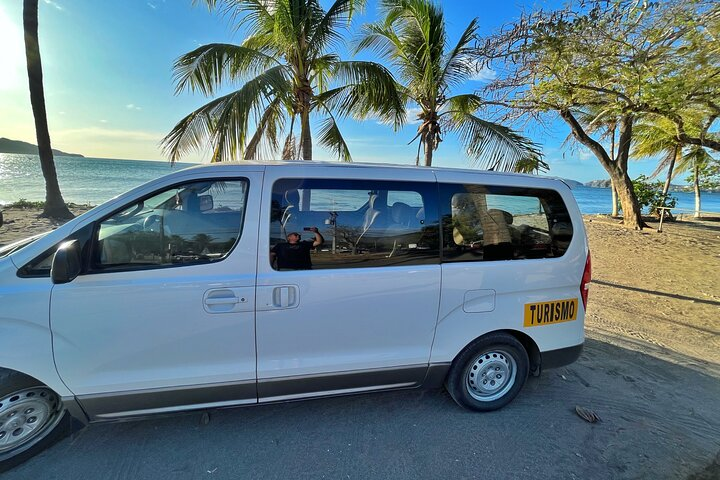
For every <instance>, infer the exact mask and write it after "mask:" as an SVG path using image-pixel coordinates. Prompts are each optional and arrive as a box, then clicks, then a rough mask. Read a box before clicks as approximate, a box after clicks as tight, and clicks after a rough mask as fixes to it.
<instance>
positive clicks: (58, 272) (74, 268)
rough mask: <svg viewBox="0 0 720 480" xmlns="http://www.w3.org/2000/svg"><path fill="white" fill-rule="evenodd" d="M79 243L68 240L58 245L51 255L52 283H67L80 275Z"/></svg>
mask: <svg viewBox="0 0 720 480" xmlns="http://www.w3.org/2000/svg"><path fill="white" fill-rule="evenodd" d="M81 265H82V263H81V261H80V244H79V243H78V241H77V240H70V241H68V242H64V243H63V244H62V245H60V248H58V249H57V252H55V256H53V261H52V267H51V268H50V279H51V280H52V282H53V283H54V284H61V283H69V282H72V281H73V280H75V277H77V276H78V275H80V267H81Z"/></svg>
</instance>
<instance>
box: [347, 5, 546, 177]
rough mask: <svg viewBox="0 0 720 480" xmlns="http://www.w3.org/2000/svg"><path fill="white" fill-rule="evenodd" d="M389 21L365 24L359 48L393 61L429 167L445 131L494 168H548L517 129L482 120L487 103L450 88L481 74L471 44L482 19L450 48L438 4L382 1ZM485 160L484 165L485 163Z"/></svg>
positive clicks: (471, 155)
mask: <svg viewBox="0 0 720 480" xmlns="http://www.w3.org/2000/svg"><path fill="white" fill-rule="evenodd" d="M380 9H381V11H382V13H383V15H384V20H381V21H380V22H377V23H373V24H369V25H365V26H364V27H363V35H362V37H361V39H360V41H359V43H358V45H357V50H358V51H360V50H363V49H366V48H369V49H372V50H374V51H375V52H376V53H378V54H379V55H381V56H382V57H383V58H385V59H387V60H388V61H389V62H390V63H391V64H392V65H393V67H394V68H395V69H396V71H397V74H398V75H399V77H400V79H401V81H402V82H403V83H404V87H403V89H402V93H403V94H404V96H405V100H406V101H407V102H409V103H414V104H416V105H417V106H418V107H419V109H420V113H419V114H418V116H417V118H418V120H419V121H420V122H421V123H420V126H419V127H418V130H417V135H416V136H415V138H413V140H411V142H410V143H412V142H414V141H415V140H418V141H419V142H418V153H417V158H416V163H418V164H419V163H420V150H421V148H422V149H423V151H424V164H425V165H426V166H430V165H432V159H433V152H434V151H435V150H436V149H437V148H438V146H439V144H440V142H441V141H442V135H443V134H444V132H452V133H456V134H457V135H458V136H459V138H460V141H461V143H462V144H463V146H464V147H465V149H466V151H467V153H468V155H469V156H470V157H471V158H473V159H474V161H475V163H482V164H483V165H484V166H486V167H488V168H490V169H494V170H513V169H515V170H518V169H522V170H524V171H533V170H537V169H538V168H542V169H545V168H547V165H546V164H545V163H544V162H543V161H542V159H541V153H540V151H539V150H538V147H537V145H535V144H533V143H532V142H531V141H530V140H528V139H526V138H524V137H522V136H520V135H519V134H517V133H516V132H514V131H513V130H511V129H510V128H508V127H505V126H503V125H499V124H497V123H493V122H489V121H487V120H484V119H482V118H480V117H479V116H478V115H477V111H478V110H479V109H480V108H481V107H482V106H483V100H482V98H481V97H480V96H478V95H475V94H459V95H454V96H453V95H451V94H450V90H451V89H452V88H453V87H458V86H460V85H462V84H463V83H465V82H467V81H468V80H469V79H470V77H472V76H473V75H474V74H475V73H476V68H477V62H476V61H475V59H474V57H473V49H472V48H471V45H470V44H471V42H473V41H474V39H475V34H476V31H477V27H478V20H477V19H473V20H472V21H471V22H470V23H469V25H468V26H467V28H465V31H464V32H463V34H462V35H461V36H460V39H459V40H458V42H457V43H456V44H455V45H454V46H453V47H452V48H450V49H449V50H448V47H449V39H448V37H447V33H446V30H445V18H444V16H443V12H442V9H441V7H440V6H439V5H437V4H435V3H434V2H433V1H432V0H381V2H380ZM481 160H482V162H481Z"/></svg>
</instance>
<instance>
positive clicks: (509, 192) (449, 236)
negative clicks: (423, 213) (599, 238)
mask: <svg viewBox="0 0 720 480" xmlns="http://www.w3.org/2000/svg"><path fill="white" fill-rule="evenodd" d="M440 201H441V203H440V205H441V215H442V225H443V261H445V262H472V261H492V260H522V259H530V258H553V257H560V256H562V255H563V254H564V253H565V251H566V250H567V248H568V246H569V245H570V241H571V240H572V235H573V228H572V222H571V221H570V214H569V213H568V211H567V208H566V207H565V204H564V203H563V201H562V197H560V194H558V193H557V192H555V191H553V190H544V189H528V188H520V187H498V186H483V185H452V184H445V185H440Z"/></svg>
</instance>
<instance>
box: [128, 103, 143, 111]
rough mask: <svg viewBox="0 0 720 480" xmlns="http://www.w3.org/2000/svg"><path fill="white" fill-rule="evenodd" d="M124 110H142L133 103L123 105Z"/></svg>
mask: <svg viewBox="0 0 720 480" xmlns="http://www.w3.org/2000/svg"><path fill="white" fill-rule="evenodd" d="M125 108H127V109H128V110H142V107H139V106H137V105H135V104H134V103H128V104H127V105H125Z"/></svg>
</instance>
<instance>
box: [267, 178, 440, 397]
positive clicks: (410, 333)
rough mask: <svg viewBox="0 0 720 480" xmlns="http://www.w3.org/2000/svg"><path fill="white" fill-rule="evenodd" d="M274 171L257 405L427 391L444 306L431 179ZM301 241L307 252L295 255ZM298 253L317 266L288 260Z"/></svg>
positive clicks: (269, 201) (302, 249) (270, 181)
mask: <svg viewBox="0 0 720 480" xmlns="http://www.w3.org/2000/svg"><path fill="white" fill-rule="evenodd" d="M277 170H278V169H276V168H274V167H268V169H267V171H266V183H265V185H266V186H265V188H264V193H263V196H264V198H263V202H264V203H263V205H264V206H268V208H264V209H263V218H262V219H261V223H260V225H261V228H260V242H259V243H260V251H259V253H258V289H257V298H258V300H257V350H258V367H257V368H258V396H259V399H260V401H261V402H263V401H274V400H282V399H290V398H299V397H303V396H312V395H322V394H335V393H342V392H358V391H365V390H371V389H379V388H393V387H395V388H397V387H411V386H416V385H419V384H420V383H421V382H422V381H423V380H424V378H425V375H426V373H427V369H428V360H429V355H430V349H431V345H432V340H433V335H434V332H435V325H436V321H437V312H438V306H439V300H440V265H439V261H438V221H437V206H436V205H437V201H436V196H437V188H436V183H435V177H434V175H433V172H432V171H429V170H426V171H417V170H408V172H407V175H408V176H409V177H410V178H407V179H404V181H402V182H400V181H397V180H394V179H392V178H390V177H387V178H386V177H384V176H383V175H388V174H387V173H384V172H382V171H381V170H382V169H378V173H373V171H370V170H368V171H363V172H362V173H363V175H365V176H364V177H363V178H362V179H355V180H348V179H342V178H339V175H341V173H338V171H339V170H340V169H337V168H335V169H333V168H322V167H319V168H313V172H317V174H318V176H317V178H306V177H307V170H305V169H303V168H301V167H297V168H288V167H287V166H283V167H282V172H281V173H279V172H278V171H277ZM342 170H343V172H344V173H347V170H346V169H342ZM368 172H370V173H368ZM368 175H369V178H368ZM335 177H338V178H335ZM313 227H317V228H318V230H319V233H320V234H321V236H322V237H323V240H324V242H323V243H322V244H321V245H315V246H313V245H312V243H313V242H314V243H318V242H317V239H318V237H316V236H315V234H314V233H313V232H312V230H311V229H312V228H313ZM294 233H297V234H299V235H300V236H301V240H300V242H308V243H305V244H304V245H298V246H296V247H290V246H288V245H289V243H288V239H289V238H290V237H294V235H291V234H294ZM278 245H280V246H278ZM283 245H284V246H283ZM293 248H294V249H296V250H298V251H300V252H307V251H308V250H311V251H310V252H309V253H307V255H309V256H310V259H309V264H308V263H306V262H307V259H306V258H305V259H303V260H302V261H299V262H298V263H295V264H293V262H294V261H295V260H293V259H292V258H290V257H287V258H280V257H281V256H283V255H285V252H286V251H287V250H288V249H293ZM271 249H272V250H273V252H274V253H276V255H275V256H274V257H277V258H275V260H276V261H277V263H276V264H274V265H273V264H271V259H272V258H273V256H271V255H270V251H271ZM300 255H302V253H300ZM288 258H290V259H289V260H288ZM310 265H311V269H308V268H307V267H308V266H310Z"/></svg>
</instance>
